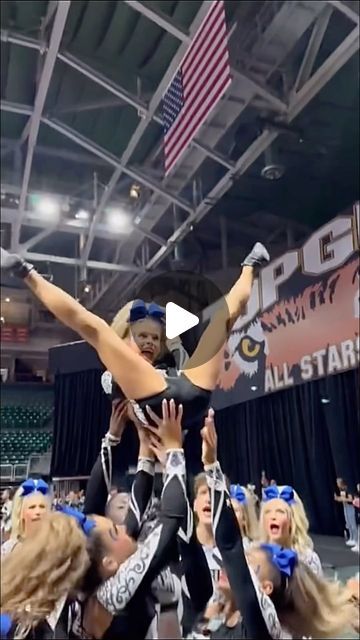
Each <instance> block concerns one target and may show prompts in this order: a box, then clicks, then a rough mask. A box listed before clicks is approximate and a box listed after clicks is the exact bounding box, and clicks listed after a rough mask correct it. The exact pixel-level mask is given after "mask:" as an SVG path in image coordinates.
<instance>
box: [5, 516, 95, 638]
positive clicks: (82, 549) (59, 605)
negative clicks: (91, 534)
mask: <svg viewBox="0 0 360 640" xmlns="http://www.w3.org/2000/svg"><path fill="white" fill-rule="evenodd" d="M88 566H89V559H88V554H87V551H86V538H85V536H84V534H83V533H82V531H80V529H79V527H78V526H77V524H76V522H75V521H74V520H73V519H70V518H68V517H66V516H65V515H62V514H60V513H48V514H47V515H46V517H45V518H43V519H42V520H41V522H40V523H39V526H38V527H37V530H36V535H35V536H30V537H25V538H24V539H23V540H22V543H21V544H17V545H16V546H15V547H14V548H13V550H12V552H11V553H9V554H8V555H7V556H6V557H5V558H3V559H2V561H1V613H2V615H3V614H6V615H7V616H8V618H7V621H8V625H7V626H8V629H7V634H6V637H8V638H14V639H17V638H22V639H25V638H26V639H27V640H51V639H52V638H59V639H60V638H61V640H64V639H65V638H68V632H69V628H68V610H69V602H70V601H71V598H72V596H74V593H75V591H76V589H77V588H78V587H79V584H80V582H81V580H82V579H83V576H84V575H85V572H86V571H87V568H88ZM9 618H10V620H9ZM4 626H5V625H4V620H2V627H3V628H4ZM4 636H5V632H4ZM2 637H3V636H2Z"/></svg>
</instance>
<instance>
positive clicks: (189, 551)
mask: <svg viewBox="0 0 360 640" xmlns="http://www.w3.org/2000/svg"><path fill="white" fill-rule="evenodd" d="M126 404H128V403H118V404H117V405H115V408H114V410H113V414H114V415H113V417H112V418H111V420H110V429H109V432H108V433H107V434H106V436H105V438H104V440H103V442H102V448H101V454H100V456H99V458H98V460H97V462H96V464H95V466H94V468H93V470H92V473H91V477H90V479H89V483H88V487H87V492H86V501H85V512H86V513H89V512H91V513H97V514H103V513H104V505H105V503H106V497H107V491H108V488H109V487H111V482H112V472H113V470H114V469H115V464H116V463H119V458H118V456H117V453H118V446H117V445H118V444H119V443H120V441H121V437H122V433H123V430H124V428H125V417H128V418H130V419H132V421H133V423H134V424H135V426H136V428H137V432H138V437H139V442H140V448H139V461H138V469H137V473H136V474H135V478H134V482H133V485H132V490H131V497H130V502H129V508H128V512H127V515H126V517H125V521H124V524H125V528H126V530H127V533H128V534H129V535H130V536H131V537H132V538H133V539H134V540H138V541H139V542H141V541H145V540H146V538H147V537H148V536H149V535H150V533H151V531H152V530H153V528H154V527H155V526H156V524H157V522H156V520H157V518H156V512H154V509H153V508H152V507H153V506H154V501H153V499H152V496H153V485H154V474H155V458H154V453H156V454H157V455H158V456H159V460H160V461H161V462H162V463H163V462H164V465H166V451H163V450H161V451H159V448H158V441H157V440H155V436H154V434H149V436H150V437H149V438H148V437H147V436H146V434H145V431H144V429H143V428H142V426H141V424H140V423H139V421H138V420H137V419H136V416H134V415H133V414H132V412H131V407H130V409H129V411H128V410H127V408H126ZM153 420H154V422H155V423H156V424H157V428H160V427H161V420H160V419H159V418H157V416H156V415H155V414H154V415H153ZM157 433H158V432H157ZM110 437H111V440H110V442H111V443H112V445H111V446H110V447H109V446H107V444H106V442H107V439H108V438H110ZM151 442H152V443H154V444H151ZM115 461H116V462H115ZM154 516H155V517H154ZM179 556H180V557H181V562H179ZM171 566H172V567H173V568H174V570H173V571H170V569H169V568H166V569H164V570H163V571H162V572H161V573H160V575H159V576H157V577H156V578H155V580H154V582H153V583H152V585H151V593H152V595H153V596H154V598H155V600H156V601H157V602H158V604H159V612H160V613H161V617H160V623H163V620H164V619H165V618H166V620H168V619H169V618H170V613H171V612H173V613H175V617H176V623H177V625H179V621H180V623H181V622H182V618H183V603H182V601H183V598H187V597H188V598H190V599H191V601H192V603H193V606H194V609H195V611H197V612H198V613H200V612H201V611H203V610H204V608H205V605H206V602H207V600H208V599H209V597H210V595H211V591H212V587H211V579H210V575H209V572H208V569H207V565H206V560H205V557H204V554H203V552H202V549H201V546H200V545H199V544H198V543H197V540H196V537H195V533H194V527H193V518H192V513H191V510H190V508H189V512H188V513H187V517H186V526H183V527H181V529H180V531H179V532H178V540H177V545H174V549H173V558H172V562H171ZM162 626H163V625H162Z"/></svg>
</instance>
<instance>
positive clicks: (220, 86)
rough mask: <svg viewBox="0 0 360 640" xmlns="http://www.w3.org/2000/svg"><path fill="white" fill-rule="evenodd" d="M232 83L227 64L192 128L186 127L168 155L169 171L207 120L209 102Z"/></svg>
mask: <svg viewBox="0 0 360 640" xmlns="http://www.w3.org/2000/svg"><path fill="white" fill-rule="evenodd" d="M230 84H231V76H230V75H229V72H228V69H227V68H226V66H225V67H224V68H223V69H222V70H221V75H220V77H219V78H218V80H217V82H216V84H215V85H214V86H213V89H212V91H211V93H209V95H208V97H207V99H206V101H205V102H204V103H203V105H202V108H201V109H200V110H199V111H198V114H197V117H196V118H194V121H193V122H192V125H191V127H190V129H185V131H184V133H183V135H182V137H181V139H180V140H179V141H178V144H177V146H176V148H175V151H176V152H177V153H175V155H174V150H173V152H172V153H170V154H168V155H167V161H166V165H165V166H166V169H167V171H169V169H168V166H169V164H170V163H172V160H173V159H174V158H175V161H176V160H177V159H178V158H179V155H180V154H181V153H182V151H184V150H185V148H186V146H187V144H188V143H189V142H190V140H191V139H192V137H194V136H195V135H196V133H197V131H198V130H199V129H200V127H201V125H202V124H203V123H204V122H205V120H206V118H207V116H208V113H209V104H212V103H216V102H217V101H218V100H219V99H220V98H221V96H222V95H223V93H224V92H225V91H226V89H227V88H228V86H229V85H230Z"/></svg>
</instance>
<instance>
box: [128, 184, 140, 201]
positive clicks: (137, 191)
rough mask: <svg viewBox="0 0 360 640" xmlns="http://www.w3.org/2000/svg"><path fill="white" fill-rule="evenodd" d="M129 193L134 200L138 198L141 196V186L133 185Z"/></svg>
mask: <svg viewBox="0 0 360 640" xmlns="http://www.w3.org/2000/svg"><path fill="white" fill-rule="evenodd" d="M129 195H130V198H132V199H133V200H138V199H139V198H140V187H139V185H138V184H132V185H131V187H130V193H129Z"/></svg>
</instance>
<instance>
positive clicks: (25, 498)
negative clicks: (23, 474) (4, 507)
mask: <svg viewBox="0 0 360 640" xmlns="http://www.w3.org/2000/svg"><path fill="white" fill-rule="evenodd" d="M50 510H51V497H50V490H49V486H48V485H47V484H46V482H44V480H41V479H39V480H34V479H33V478H28V479H27V480H25V482H23V483H22V484H21V485H20V487H19V488H18V490H17V491H16V494H15V496H14V500H13V505H12V511H11V534H10V538H9V539H8V540H7V541H6V542H4V543H3V544H2V545H1V555H2V556H4V555H6V554H8V553H10V552H11V551H12V550H13V549H14V547H15V546H17V545H18V544H20V543H21V542H23V541H24V540H25V538H28V537H30V536H33V535H34V533H36V532H37V530H38V527H39V523H40V522H41V521H42V519H43V517H44V515H46V514H48V513H49V512H50Z"/></svg>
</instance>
